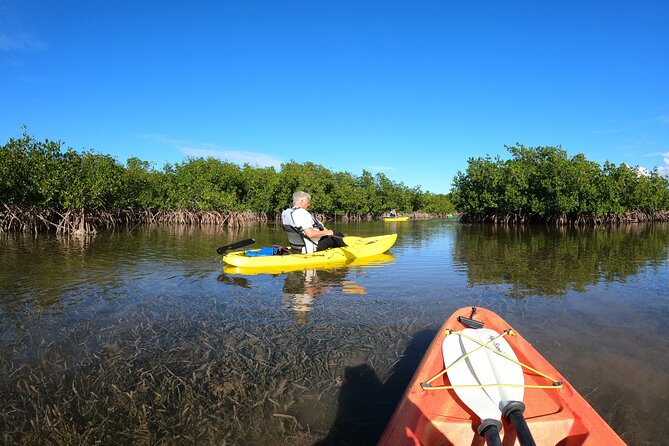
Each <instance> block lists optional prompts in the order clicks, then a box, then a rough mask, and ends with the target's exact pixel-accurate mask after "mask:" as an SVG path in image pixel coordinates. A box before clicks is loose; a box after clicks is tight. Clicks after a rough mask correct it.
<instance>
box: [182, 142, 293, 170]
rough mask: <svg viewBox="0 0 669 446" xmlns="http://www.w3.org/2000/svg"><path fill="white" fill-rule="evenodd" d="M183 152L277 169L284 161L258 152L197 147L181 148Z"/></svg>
mask: <svg viewBox="0 0 669 446" xmlns="http://www.w3.org/2000/svg"><path fill="white" fill-rule="evenodd" d="M180 149H181V151H182V152H184V153H185V154H186V155H188V156H192V157H195V158H199V157H202V158H208V157H213V158H218V159H220V160H223V161H230V162H231V163H235V164H245V163H248V164H250V165H252V166H260V167H269V166H273V167H276V168H279V167H281V163H282V162H283V161H281V160H278V159H276V158H274V157H272V156H269V155H265V154H263V153H257V152H245V151H242V150H217V149H201V148H197V147H180Z"/></svg>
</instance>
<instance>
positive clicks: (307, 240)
mask: <svg viewBox="0 0 669 446" xmlns="http://www.w3.org/2000/svg"><path fill="white" fill-rule="evenodd" d="M310 202H311V195H309V194H308V193H306V192H304V191H297V192H295V193H294V194H293V207H290V208H288V209H286V210H285V211H283V212H282V213H281V223H282V224H283V230H284V231H286V234H287V235H288V241H289V242H290V246H291V248H292V250H293V252H301V253H304V254H306V253H312V252H315V251H322V250H324V249H328V248H334V247H341V246H346V243H344V240H343V237H344V234H342V233H341V232H333V231H332V230H330V229H327V228H326V227H325V226H323V224H322V223H321V222H320V221H318V219H316V217H314V216H313V215H311V213H310V212H309V211H308V210H307V208H308V207H309V203H310Z"/></svg>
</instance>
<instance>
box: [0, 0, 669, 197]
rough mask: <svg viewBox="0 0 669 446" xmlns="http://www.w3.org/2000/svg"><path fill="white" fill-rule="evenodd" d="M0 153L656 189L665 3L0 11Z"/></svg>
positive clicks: (665, 110)
mask: <svg viewBox="0 0 669 446" xmlns="http://www.w3.org/2000/svg"><path fill="white" fill-rule="evenodd" d="M0 104H2V105H1V106H0V144H4V143H5V142H7V141H8V140H9V138H11V137H18V136H20V134H21V125H23V124H25V125H26V126H27V131H28V133H29V134H31V135H33V136H35V137H36V138H38V139H45V138H49V139H52V140H61V141H63V142H64V144H65V147H72V148H74V149H77V150H80V149H94V150H95V151H96V152H100V153H106V154H111V155H113V156H115V157H116V158H117V159H118V160H119V161H120V162H123V163H124V162H125V161H126V160H127V158H129V157H132V156H136V157H139V158H141V159H143V160H147V161H151V162H153V163H155V166H156V167H162V166H163V165H164V164H165V163H166V162H170V163H174V162H181V161H183V160H185V159H186V157H187V156H217V157H220V158H221V159H227V160H229V161H233V162H237V163H243V162H249V163H251V164H257V165H262V166H265V165H276V166H277V167H278V166H279V164H280V163H281V162H284V161H289V160H295V161H298V162H305V161H312V162H315V163H318V164H322V165H323V166H325V167H327V168H329V169H332V170H334V171H348V172H351V173H353V174H356V175H359V174H360V173H362V170H363V169H367V170H369V171H371V172H373V173H377V172H383V173H384V174H385V175H387V176H388V177H389V178H391V179H393V180H395V181H401V182H403V183H404V184H406V185H408V186H411V187H413V186H420V187H421V189H422V190H424V191H431V192H436V193H446V192H448V191H449V190H450V188H451V182H452V179H453V177H454V176H455V174H456V173H457V171H458V170H465V169H466V167H467V159H468V158H470V157H480V156H485V155H486V154H490V155H492V156H495V155H501V156H502V157H506V155H507V152H506V150H505V148H504V146H505V145H513V144H515V143H516V142H519V143H522V144H524V145H526V146H543V145H552V146H556V145H560V146H562V148H563V149H565V150H567V151H568V153H569V154H570V155H575V154H577V153H584V154H585V155H586V157H587V158H588V159H590V160H593V161H596V162H599V163H603V162H604V161H606V160H609V161H611V162H613V163H616V164H620V163H623V162H625V163H628V164H630V165H640V166H644V167H646V168H648V169H652V168H653V167H654V166H657V167H659V168H661V169H663V170H662V171H663V172H664V173H669V2H666V1H637V2H630V1H597V2H594V1H574V2H571V1H564V2H540V1H539V2H537V1H525V2H503V1H457V2H456V1H447V0H443V1H404V2H395V1H388V0H386V1H363V0H359V1H344V0H338V1H318V0H312V1H304V2H298V1H250V0H249V1H234V2H233V1H219V2H214V1H212V2H199V1H194V2H174V1H155V2H149V1H132V2H130V1H106V2H102V1H90V0H87V1H62V2H61V1H39V0H37V1H25V0H0Z"/></svg>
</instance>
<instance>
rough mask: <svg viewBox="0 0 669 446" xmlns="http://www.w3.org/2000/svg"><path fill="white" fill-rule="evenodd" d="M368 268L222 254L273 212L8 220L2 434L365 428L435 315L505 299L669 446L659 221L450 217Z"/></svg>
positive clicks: (541, 339) (266, 238) (144, 437)
mask: <svg viewBox="0 0 669 446" xmlns="http://www.w3.org/2000/svg"><path fill="white" fill-rule="evenodd" d="M334 229H335V230H341V231H342V232H345V233H347V234H351V235H361V236H366V235H377V234H382V233H388V232H397V233H398V241H397V244H396V245H395V246H394V247H393V249H392V250H391V253H392V255H389V256H386V257H385V258H382V259H379V260H377V261H375V262H373V263H370V264H363V265H350V266H345V267H340V268H332V269H325V270H309V271H298V272H291V273H287V274H279V275H262V274H261V275H252V276H249V275H239V274H231V273H229V272H227V271H226V270H224V268H223V266H222V264H221V263H220V258H219V257H218V256H217V255H216V254H215V249H216V247H218V246H221V245H224V244H228V243H231V242H233V241H235V240H240V239H243V238H248V237H252V238H255V239H256V240H257V242H256V246H268V245H271V244H272V243H274V242H277V241H280V242H284V241H285V238H284V237H283V235H282V234H281V233H280V232H277V231H276V229H275V228H274V227H273V226H271V225H270V226H260V227H252V228H248V229H244V230H239V231H235V232H229V231H227V230H222V229H215V228H203V229H199V228H175V227H167V228H153V229H135V230H134V231H132V232H129V233H116V234H103V235H98V236H96V237H94V238H91V239H79V238H65V239H61V238H55V237H50V236H39V237H32V236H28V237H26V236H17V235H1V234H0V252H1V253H2V254H1V255H0V334H1V342H0V374H1V376H2V381H0V432H1V434H2V441H3V443H5V444H44V443H48V444H96V443H100V444H112V443H113V444H117V443H125V444H227V445H229V444H296V445H312V444H319V445H325V444H373V443H374V441H375V439H376V438H378V436H379V435H380V433H381V431H382V429H383V426H384V425H385V422H386V421H387V419H388V417H389V416H390V414H391V412H392V410H393V408H394V406H395V404H396V403H397V402H398V400H399V398H400V397H401V395H402V392H403V391H404V388H405V387H406V385H407V383H408V380H409V379H410V377H411V375H412V373H413V371H414V369H415V367H416V366H417V364H418V362H419V360H420V358H421V356H422V354H423V353H424V351H425V349H426V348H427V346H428V345H429V343H430V341H431V339H432V337H433V336H434V334H435V331H436V330H437V329H438V328H439V326H441V324H442V323H443V321H444V320H445V319H446V318H447V317H448V316H449V315H450V314H451V313H452V312H453V311H454V310H456V309H458V308H460V307H463V306H475V305H476V306H484V307H487V308H490V309H492V310H494V311H496V312H498V313H499V314H500V315H501V316H502V317H504V318H505V319H506V320H507V321H509V322H510V323H511V324H512V325H513V326H514V327H515V328H516V329H517V330H518V331H519V332H521V334H522V335H523V336H524V337H525V338H527V339H528V340H529V341H530V342H532V343H533V345H534V346H535V347H536V348H537V349H538V350H539V351H540V352H541V353H542V354H543V355H544V356H545V357H546V358H548V359H549V360H550V361H551V362H552V363H553V364H554V365H555V366H556V368H557V369H558V370H560V372H561V373H563V374H564V375H565V376H566V377H567V378H568V379H569V380H570V381H571V382H572V384H573V385H574V386H575V387H576V388H577V389H578V390H579V391H580V392H581V394H582V395H584V396H585V397H586V399H587V400H588V401H589V402H590V404H591V405H593V406H594V407H595V408H596V409H597V410H598V411H599V413H600V414H601V415H602V416H603V417H604V418H605V419H606V420H607V422H609V424H611V425H612V427H613V428H614V429H615V430H616V431H617V432H618V433H619V434H620V435H621V436H622V438H623V439H624V440H625V441H627V442H628V443H629V444H639V445H645V444H649V445H650V444H669V440H668V439H669V415H668V414H669V411H667V409H666V408H667V407H668V405H669V372H667V371H668V370H669V337H668V336H667V335H668V331H669V330H668V328H667V324H668V323H669V292H668V291H667V284H669V226H667V225H647V226H646V225H644V226H629V227H624V228H621V229H596V230H593V229H590V230H582V231H575V230H548V229H546V228H544V227H531V228H527V227H525V228H492V227H481V226H468V225H462V224H459V223H457V222H454V221H450V220H431V221H410V222H402V223H392V224H389V223H383V222H372V223H361V224H351V225H334Z"/></svg>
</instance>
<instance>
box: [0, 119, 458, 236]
mask: <svg viewBox="0 0 669 446" xmlns="http://www.w3.org/2000/svg"><path fill="white" fill-rule="evenodd" d="M298 189H303V190H306V191H309V193H311V195H312V197H313V202H312V207H311V209H312V210H313V211H315V212H317V213H319V214H321V215H323V216H328V217H335V218H342V219H363V218H364V219H369V218H374V217H375V216H379V215H381V214H383V213H384V212H387V211H388V210H390V209H396V210H397V211H398V212H402V213H418V212H422V213H432V214H448V213H452V212H454V211H455V207H454V206H453V204H452V202H451V200H450V197H449V196H448V195H442V194H432V193H430V192H423V191H421V190H420V188H419V187H415V188H410V187H408V186H406V185H404V184H403V183H401V182H396V181H393V180H391V179H389V178H387V177H386V176H385V175H383V174H381V173H379V174H376V175H372V174H371V173H370V172H368V171H363V172H362V175H360V176H357V175H353V174H351V173H348V172H333V171H330V170H329V169H327V168H325V167H323V166H320V165H317V164H314V163H310V162H307V163H297V162H294V161H290V162H287V163H284V164H282V166H281V169H278V170H277V169H275V168H273V167H254V166H250V165H248V164H245V165H243V166H239V165H237V164H233V163H230V162H224V161H220V160H218V159H215V158H206V159H205V158H187V159H186V160H185V161H183V162H181V163H176V164H166V165H164V166H163V167H162V168H155V167H154V166H153V165H151V164H150V163H148V162H147V161H143V160H141V159H138V158H130V159H128V160H127V162H126V164H125V165H123V164H121V163H119V162H118V161H117V160H116V159H115V158H113V157H111V156H109V155H104V154H99V153H95V152H93V151H90V150H89V151H84V152H78V151H75V150H73V149H71V148H69V149H66V150H63V143H62V142H59V141H49V140H45V141H38V140H36V139H35V138H33V137H31V136H29V135H27V134H26V133H25V132H24V134H23V136H22V137H20V138H17V139H14V138H12V139H10V140H9V142H8V143H7V144H5V145H4V146H2V147H0V230H33V231H38V230H51V229H53V228H56V229H57V230H60V231H63V232H69V231H72V230H78V231H83V232H88V231H95V229H96V228H100V227H101V226H106V227H110V226H115V225H116V224H121V223H130V222H132V223H136V222H186V223H207V222H211V223H226V224H229V225H238V224H240V222H241V223H243V221H246V220H267V219H269V218H274V217H276V215H277V214H278V213H280V212H281V211H282V210H283V209H284V208H285V207H286V206H287V205H289V204H290V202H291V196H292V194H293V192H294V191H296V190H298Z"/></svg>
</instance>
